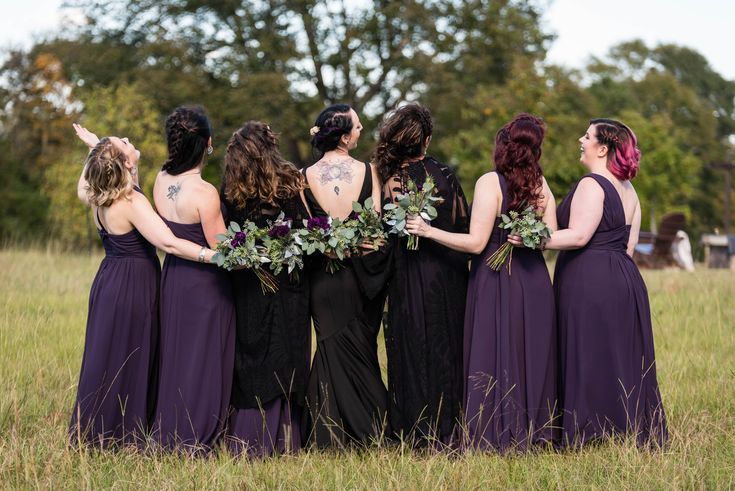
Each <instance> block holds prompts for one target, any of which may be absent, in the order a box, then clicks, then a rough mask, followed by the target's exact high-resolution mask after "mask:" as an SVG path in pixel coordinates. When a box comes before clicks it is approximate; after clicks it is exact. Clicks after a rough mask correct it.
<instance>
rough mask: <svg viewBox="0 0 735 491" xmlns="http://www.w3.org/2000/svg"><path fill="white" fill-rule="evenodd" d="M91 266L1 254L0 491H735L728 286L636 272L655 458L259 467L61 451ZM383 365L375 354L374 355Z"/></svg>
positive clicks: (734, 339) (728, 280)
mask: <svg viewBox="0 0 735 491" xmlns="http://www.w3.org/2000/svg"><path fill="white" fill-rule="evenodd" d="M99 261H100V256H99V255H96V254H95V255H92V256H83V255H70V254H61V253H58V252H54V251H53V249H52V248H49V249H47V250H31V251H21V250H18V249H6V250H2V251H0V487H2V488H41V489H79V488H90V489H91V488H94V489H99V488H116V489H128V488H140V489H150V488H161V489H213V488H246V489H342V488H347V489H353V488H357V489H401V490H403V489H421V490H428V489H507V488H515V489H517V488H564V489H568V488H577V487H579V488H617V489H656V488H705V489H722V488H732V487H735V477H734V473H733V469H735V275H733V274H731V273H729V272H726V271H710V270H698V271H697V272H696V273H694V274H686V273H682V272H677V271H657V272H646V273H645V274H644V276H645V278H646V281H647V283H648V289H649V294H650V297H651V307H652V313H653V321H654V330H655V339H656V354H657V369H658V375H659V382H660V386H661V392H662V395H663V398H664V404H665V406H666V411H667V416H668V420H669V429H670V445H669V446H668V447H667V448H666V449H665V450H663V451H660V452H647V451H641V450H639V449H638V448H637V447H636V446H635V445H634V443H633V442H631V441H624V442H621V443H610V442H608V443H605V444H601V445H597V446H593V447H588V448H585V449H584V450H583V451H580V452H565V453H556V452H552V451H543V452H538V453H531V454H523V455H505V456H499V455H493V454H485V455H480V454H468V455H464V456H459V457H457V456H448V455H444V454H435V453H417V452H414V451H412V450H411V449H410V448H408V447H407V446H404V445H396V446H392V447H382V448H375V449H369V450H366V451H349V452H343V453H323V452H309V453H302V454H300V455H298V456H295V457H293V456H288V457H281V458H274V459H266V460H263V461H257V462H248V461H245V460H236V459H233V458H232V457H231V456H230V455H229V454H227V453H226V452H218V453H216V454H215V455H214V456H212V457H211V458H185V457H181V456H176V455H155V454H153V455H141V454H138V453H135V452H132V451H118V452H95V451H91V452H79V451H75V450H72V449H70V448H69V447H68V446H67V445H66V428H67V424H68V422H69V416H70V411H71V408H72V404H73V400H74V396H75V391H76V383H77V377H78V375H79V365H80V362H81V355H82V349H83V343H84V325H85V319H86V307H87V296H88V293H89V287H90V284H91V281H92V278H93V276H94V273H95V271H96V269H97V266H98V264H99ZM380 356H381V361H382V362H384V361H385V352H384V350H383V349H382V348H381V353H380Z"/></svg>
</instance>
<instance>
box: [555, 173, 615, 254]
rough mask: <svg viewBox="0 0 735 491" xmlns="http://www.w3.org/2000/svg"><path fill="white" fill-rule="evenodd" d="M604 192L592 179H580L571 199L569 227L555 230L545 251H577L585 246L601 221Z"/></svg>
mask: <svg viewBox="0 0 735 491" xmlns="http://www.w3.org/2000/svg"><path fill="white" fill-rule="evenodd" d="M604 201H605V192H604V191H603V189H602V187H600V185H599V184H598V183H597V181H595V180H594V179H592V178H585V179H582V180H581V181H580V183H579V185H578V186H577V190H576V191H575V192H574V197H573V198H572V209H571V211H570V215H569V227H568V228H565V229H562V230H557V231H556V232H554V233H553V234H551V238H550V239H549V240H547V241H546V248H547V249H558V250H566V249H579V248H581V247H584V246H585V245H587V242H589V241H590V239H591V238H592V235H594V233H595V230H597V227H598V225H600V220H602V208H603V204H604Z"/></svg>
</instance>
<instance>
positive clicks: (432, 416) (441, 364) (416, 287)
mask: <svg viewBox="0 0 735 491" xmlns="http://www.w3.org/2000/svg"><path fill="white" fill-rule="evenodd" d="M427 174H428V175H431V176H432V177H433V178H434V181H435V183H436V186H437V189H438V194H439V196H440V197H442V198H443V200H444V201H443V202H442V203H441V204H439V205H438V206H436V209H437V212H438V216H437V218H436V219H434V220H433V221H432V222H431V225H432V226H433V227H437V228H440V229H443V230H447V231H449V232H455V233H467V232H468V225H469V217H468V209H467V200H466V199H465V196H464V192H463V191H462V187H461V185H460V183H459V181H458V180H457V178H456V176H455V175H454V173H453V172H452V170H451V169H450V168H449V167H448V166H447V165H445V164H443V163H441V162H438V161H437V160H435V159H434V158H432V157H426V158H424V159H423V160H422V161H420V162H417V163H413V164H411V165H409V166H407V167H404V168H403V169H402V170H401V171H400V173H399V174H398V175H397V176H394V177H392V178H391V179H389V180H388V181H387V183H386V185H385V186H386V188H387V189H386V191H387V192H386V195H387V199H394V198H395V196H396V195H397V194H401V193H405V192H406V186H407V183H408V180H409V179H411V180H413V181H414V182H416V183H417V184H423V182H424V180H425V179H426V176H427ZM393 237H395V236H393ZM406 240H407V239H406V238H400V239H395V238H394V239H392V244H391V246H392V247H393V251H392V252H393V278H392V279H391V282H390V287H389V297H388V298H389V300H388V318H387V322H386V324H385V326H384V330H385V345H386V352H387V356H388V390H389V406H388V414H389V419H390V423H391V426H392V428H393V431H394V432H395V433H396V435H397V436H399V437H401V436H402V437H403V438H404V440H406V441H408V442H411V443H413V444H415V445H417V446H422V445H425V444H427V443H429V442H433V443H443V444H449V443H450V442H451V441H452V439H453V434H454V430H455V425H456V421H457V418H458V417H459V413H460V410H461V406H462V393H463V379H462V347H463V325H464V311H465V300H466V292H467V278H468V259H469V257H468V255H466V254H463V253H460V252H456V251H453V250H451V249H449V248H447V247H444V246H442V245H440V244H438V243H436V242H434V241H431V240H427V239H420V241H419V249H418V250H416V251H411V250H407V249H406Z"/></svg>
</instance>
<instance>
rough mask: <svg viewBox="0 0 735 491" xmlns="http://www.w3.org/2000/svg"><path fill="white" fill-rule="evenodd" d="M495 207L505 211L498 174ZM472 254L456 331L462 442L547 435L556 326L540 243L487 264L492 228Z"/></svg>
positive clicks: (497, 234)
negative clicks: (461, 327) (499, 263)
mask: <svg viewBox="0 0 735 491" xmlns="http://www.w3.org/2000/svg"><path fill="white" fill-rule="evenodd" d="M498 179H499V181H500V189H501V191H502V193H503V204H502V210H501V212H502V213H507V212H508V192H507V184H506V181H505V178H504V177H503V176H502V175H501V174H498ZM499 223H500V218H496V219H495V224H494V226H493V231H492V235H491V236H490V240H489V241H488V243H487V245H486V246H485V250H484V251H482V253H481V254H479V255H477V256H474V257H473V258H472V267H471V269H470V280H469V286H468V289H467V309H466V311H465V335H464V378H465V422H466V430H467V435H466V436H467V443H468V446H469V447H471V448H475V449H478V450H490V449H497V450H501V451H503V450H509V449H515V450H523V449H525V448H527V447H528V446H529V445H532V444H536V443H542V444H543V443H552V442H553V441H554V439H555V433H557V431H556V430H555V427H556V426H557V425H558V424H559V423H558V420H557V417H558V415H557V414H556V412H557V407H558V406H557V403H556V399H557V390H556V383H557V332H556V319H555V313H554V290H553V288H552V286H551V278H549V271H548V269H547V268H546V263H545V262H544V257H543V255H542V254H541V252H540V251H537V250H534V249H526V248H515V249H514V251H513V263H512V266H511V270H510V272H509V271H508V266H507V264H506V265H504V266H503V267H502V268H501V269H500V270H499V271H493V270H492V269H490V267H489V266H488V265H487V264H486V261H487V258H488V257H489V256H491V255H492V254H493V253H494V252H495V251H496V250H498V248H499V247H500V246H501V245H502V244H504V243H505V241H506V240H507V238H508V231H507V230H502V229H500V228H498V225H499Z"/></svg>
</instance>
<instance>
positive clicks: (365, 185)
mask: <svg viewBox="0 0 735 491" xmlns="http://www.w3.org/2000/svg"><path fill="white" fill-rule="evenodd" d="M372 194H373V170H372V169H371V168H370V163H369V162H365V177H364V178H363V180H362V189H361V190H360V204H362V203H364V202H365V200H366V199H368V197H370V196H372Z"/></svg>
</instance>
